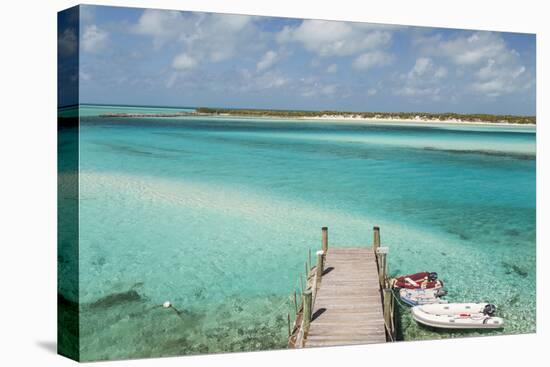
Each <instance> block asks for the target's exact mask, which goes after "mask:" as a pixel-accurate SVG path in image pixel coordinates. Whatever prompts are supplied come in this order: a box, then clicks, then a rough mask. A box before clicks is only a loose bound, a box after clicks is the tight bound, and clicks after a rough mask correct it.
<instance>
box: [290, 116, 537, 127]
mask: <svg viewBox="0 0 550 367" xmlns="http://www.w3.org/2000/svg"><path fill="white" fill-rule="evenodd" d="M300 119H304V120H321V121H323V120H325V121H346V122H380V123H392V122H397V123H416V124H421V125H430V124H444V125H458V126H460V125H482V126H488V125H489V126H529V127H536V126H537V124H532V123H525V124H520V123H514V122H504V121H501V122H490V121H467V120H460V119H448V120H439V119H426V118H419V119H403V118H391V117H386V118H384V117H371V118H366V117H355V116H337V115H331V116H318V117H304V118H300Z"/></svg>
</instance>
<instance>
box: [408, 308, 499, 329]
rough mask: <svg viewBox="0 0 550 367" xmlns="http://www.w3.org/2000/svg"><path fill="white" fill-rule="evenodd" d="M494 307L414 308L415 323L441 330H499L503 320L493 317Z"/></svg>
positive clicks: (412, 310) (412, 311)
mask: <svg viewBox="0 0 550 367" xmlns="http://www.w3.org/2000/svg"><path fill="white" fill-rule="evenodd" d="M495 311H496V307H495V306H494V305H492V304H489V303H448V304H429V305H419V306H414V307H413V308H412V309H411V313H412V317H413V319H415V320H416V322H418V323H421V324H424V325H427V326H431V327H435V328H443V329H499V328H502V327H504V320H503V319H502V318H500V317H494V316H493V315H494V313H495Z"/></svg>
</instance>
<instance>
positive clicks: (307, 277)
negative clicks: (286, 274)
mask: <svg viewBox="0 0 550 367" xmlns="http://www.w3.org/2000/svg"><path fill="white" fill-rule="evenodd" d="M304 267H305V268H306V283H307V281H308V279H309V267H308V266H307V262H306V263H304Z"/></svg>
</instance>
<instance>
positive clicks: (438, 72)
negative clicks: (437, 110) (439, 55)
mask: <svg viewBox="0 0 550 367" xmlns="http://www.w3.org/2000/svg"><path fill="white" fill-rule="evenodd" d="M446 76H447V69H446V68H445V67H444V66H437V65H436V64H435V62H434V60H433V59H432V58H429V57H419V58H417V59H416V60H415V63H414V65H413V66H412V68H411V69H410V70H409V72H407V73H403V74H401V75H400V76H399V78H398V80H397V82H396V85H395V87H394V94H395V95H398V96H404V97H408V98H411V99H412V101H413V102H420V101H421V100H422V99H424V100H426V99H430V100H432V101H439V100H441V99H442V95H444V94H446V93H447V94H448V93H450V89H452V88H449V87H448V82H447V81H442V79H444V78H445V77H446ZM420 98H421V99H420Z"/></svg>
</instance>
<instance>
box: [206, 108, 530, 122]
mask: <svg viewBox="0 0 550 367" xmlns="http://www.w3.org/2000/svg"><path fill="white" fill-rule="evenodd" d="M196 113H198V114H224V115H235V116H251V117H254V116H256V117H279V118H308V117H309V118H314V117H323V116H339V117H357V118H366V119H368V118H373V119H374V118H376V119H404V120H414V119H422V120H440V121H445V120H460V121H467V122H492V123H510V124H535V123H536V117H535V116H515V115H490V114H461V113H451V112H445V113H426V112H345V111H289V110H261V109H226V108H209V107H199V108H197V109H196Z"/></svg>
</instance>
